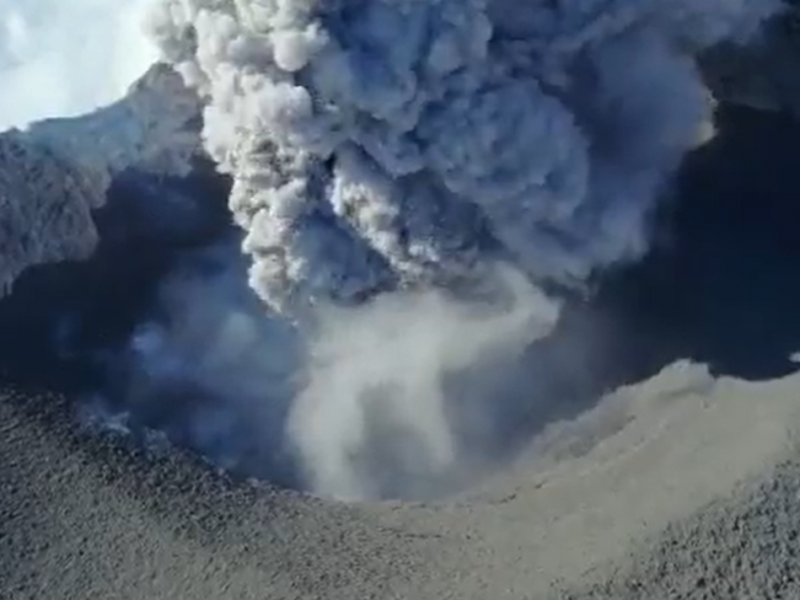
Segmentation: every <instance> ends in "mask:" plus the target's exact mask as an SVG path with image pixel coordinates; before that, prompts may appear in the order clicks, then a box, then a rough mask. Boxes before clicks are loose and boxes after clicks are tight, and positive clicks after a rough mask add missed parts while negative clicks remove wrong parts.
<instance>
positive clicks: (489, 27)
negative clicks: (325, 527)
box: [150, 0, 781, 497]
mask: <svg viewBox="0 0 800 600" xmlns="http://www.w3.org/2000/svg"><path fill="white" fill-rule="evenodd" d="M780 4H781V3H780V0H752V1H749V0H670V1H667V0H641V1H634V0H571V1H569V0H549V1H545V0H328V1H321V0H160V2H159V3H158V4H157V6H156V8H155V10H154V12H153V15H152V19H151V23H150V29H151V31H152V34H153V36H154V39H155V40H156V41H157V43H158V45H159V47H160V48H161V50H162V52H163V55H164V57H165V59H166V60H167V61H168V62H170V63H172V64H173V65H174V66H175V67H176V68H177V70H178V71H179V72H180V73H181V74H182V75H183V77H184V79H185V81H186V82H187V83H188V84H189V86H190V87H192V88H193V89H195V90H197V92H198V94H199V95H200V96H201V98H202V99H203V101H204V104H205V112H204V117H205V130H204V140H205V144H206V148H207V150H208V151H209V153H210V155H211V156H212V157H213V158H214V159H215V160H216V161H217V163H218V164H219V167H220V169H222V170H223V171H225V172H227V173H229V174H230V175H231V176H232V177H233V182H234V184H233V191H232V194H231V198H230V207H231V210H232V212H233V215H234V217H235V220H236V222H237V223H238V224H239V225H240V226H241V227H242V228H243V229H244V230H245V232H246V237H245V241H244V250H245V252H246V253H247V254H248V255H250V256H251V257H252V266H251V269H250V283H251V286H252V288H253V289H254V290H255V291H256V292H257V294H258V295H259V296H260V297H261V298H262V299H263V300H264V301H265V302H266V303H267V305H268V306H269V311H270V313H275V314H270V316H269V317H267V316H265V318H270V319H272V318H277V317H276V316H275V315H276V314H277V315H283V316H285V317H289V318H290V319H292V320H293V321H294V322H295V323H296V324H297V327H298V328H299V329H300V330H301V331H302V332H303V335H304V336H305V338H306V339H307V340H308V353H309V354H308V357H309V358H308V360H307V364H306V365H305V369H304V371H305V376H306V378H307V385H306V386H305V388H304V390H303V391H302V392H301V393H300V394H299V396H298V397H297V399H296V400H295V403H294V408H293V415H292V418H291V419H290V430H291V434H292V438H293V439H294V440H295V442H296V444H297V446H298V452H299V455H300V456H301V457H302V458H303V460H304V463H305V464H306V469H307V472H308V476H309V478H310V482H311V483H310V485H311V487H312V488H314V489H315V490H317V491H320V492H323V493H332V494H335V495H338V496H357V497H370V496H381V495H384V493H385V491H386V489H387V485H384V483H383V478H384V475H383V474H381V473H384V472H385V471H387V470H390V471H391V470H394V471H393V472H397V473H401V472H402V473H405V474H407V473H411V474H412V475H410V476H409V477H411V478H412V479H414V478H415V477H416V476H417V475H418V474H419V473H423V472H424V473H423V474H422V475H420V477H422V478H423V479H425V480H432V479H436V477H438V476H444V474H445V473H447V472H448V470H450V469H451V467H452V466H453V464H454V463H456V462H458V461H457V455H458V452H459V450H458V449H457V448H455V445H456V444H455V443H454V442H453V438H452V435H451V433H452V432H451V429H452V427H453V417H452V416H449V415H448V406H450V405H451V404H453V402H455V401H453V400H450V399H449V398H450V397H451V396H452V397H455V396H458V395H459V393H461V392H455V393H453V392H448V391H446V390H445V388H447V387H448V386H447V385H445V381H449V380H453V379H455V380H456V381H457V380H458V379H459V377H467V373H469V372H472V371H475V370H477V371H484V370H486V369H488V368H489V365H492V368H493V369H494V368H495V367H497V365H500V364H502V363H503V360H504V359H505V358H507V357H508V356H509V355H513V354H514V353H515V352H518V351H519V349H520V348H523V347H524V346H525V345H526V344H528V343H529V342H530V341H531V340H532V339H535V338H536V337H539V336H541V335H542V334H543V332H546V330H547V328H548V326H550V325H552V323H553V321H554V320H555V318H556V313H557V311H556V310H555V308H554V304H553V303H552V301H550V300H547V299H546V297H545V296H544V295H543V294H542V293H540V292H538V291H537V290H536V287H535V286H536V285H538V284H540V283H543V282H552V283H556V284H559V285H566V286H580V285H581V284H582V283H583V282H585V281H586V280H587V278H588V277H589V276H590V275H592V274H593V273H595V272H596V271H597V270H598V269H602V268H603V267H607V266H609V265H614V264H619V263H620V262H624V261H631V260H635V259H637V258H639V257H640V256H641V255H642V254H643V253H644V252H645V251H646V250H647V247H648V239H649V231H648V228H649V222H650V217H651V215H652V212H653V208H654V206H655V204H656V202H657V201H658V199H659V198H660V197H662V196H663V195H664V193H665V192H666V187H667V186H668V184H669V182H670V176H671V175H672V174H673V172H674V171H675V169H676V167H677V166H678V164H679V162H680V160H681V158H682V157H683V155H684V154H685V153H686V151H687V150H688V149H690V148H692V147H693V146H695V145H696V144H697V143H698V141H699V139H700V138H701V136H702V135H703V134H704V131H705V128H706V127H707V125H708V122H709V113H710V109H711V101H710V98H709V95H708V93H707V91H706V89H705V87H704V85H703V82H702V80H701V79H700V77H699V75H698V73H697V69H696V65H695V58H696V56H697V55H698V54H699V53H701V52H703V51H704V50H706V49H708V48H709V47H711V46H713V45H715V44H718V43H720V42H739V41H744V40H747V39H749V38H750V37H751V36H752V35H753V34H755V33H756V32H757V30H758V27H759V25H760V24H761V23H762V22H763V21H764V20H765V19H766V18H768V17H769V16H771V15H773V14H774V13H775V12H776V11H778V10H779V8H780ZM498 265H500V266H499V267H498ZM465 282H468V283H467V284H465ZM531 282H534V283H531ZM464 285H466V287H468V288H472V287H474V286H475V285H478V286H480V287H485V288H489V289H488V290H483V289H482V290H480V293H479V294H477V295H478V296H480V298H481V299H480V300H479V301H476V300H474V299H472V300H469V301H468V300H465V299H463V298H461V299H458V298H452V297H450V296H451V295H447V294H445V293H444V292H442V291H436V290H441V289H442V288H448V289H455V288H456V287H462V286H464ZM390 289H392V290H397V291H395V292H393V293H390V294H388V295H385V296H380V297H378V298H377V299H376V300H374V301H371V302H368V303H367V304H366V305H365V306H362V307H359V306H357V304H358V302H360V301H362V300H363V299H365V298H368V297H371V296H374V295H375V294H376V293H378V292H381V291H385V290H390ZM472 291H474V290H472ZM484 292H485V294H484ZM487 294H488V297H489V298H490V299H488V300H487V298H486V295H487ZM498 295H499V296H501V297H502V298H503V299H502V301H501V300H498V298H497V297H498ZM337 304H338V305H343V306H345V307H344V308H342V307H340V308H333V306H335V305H337ZM353 305H355V306H353ZM500 371H502V368H501V369H500ZM494 372H497V371H494ZM456 387H458V386H456ZM520 393H523V392H522V391H520ZM486 401H487V402H489V401H491V398H487V399H486ZM455 403H456V404H458V402H455ZM376 440H377V441H376ZM392 440H400V441H399V442H396V441H392ZM378 448H380V449H381V450H382V451H383V450H385V451H386V453H387V456H391V458H383V455H382V453H381V452H378V451H377V449H378ZM373 463H374V464H373ZM376 465H377V466H376ZM398 465H399V466H398ZM409 485H411V484H409ZM388 487H389V488H392V489H393V488H394V487H396V486H395V483H393V484H391V485H389V486H388ZM411 487H413V486H411Z"/></svg>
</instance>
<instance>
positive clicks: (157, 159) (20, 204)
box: [0, 65, 200, 296]
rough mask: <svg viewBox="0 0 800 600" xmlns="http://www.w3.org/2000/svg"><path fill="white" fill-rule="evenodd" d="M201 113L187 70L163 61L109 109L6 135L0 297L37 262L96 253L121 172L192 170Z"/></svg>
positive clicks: (0, 160) (0, 176) (0, 177)
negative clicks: (98, 222) (100, 225)
mask: <svg viewBox="0 0 800 600" xmlns="http://www.w3.org/2000/svg"><path fill="white" fill-rule="evenodd" d="M199 112H200V108H199V105H198V103H197V100H196V99H195V98H194V96H193V95H192V94H190V93H189V92H188V91H187V90H186V89H185V88H184V87H183V84H182V82H181V80H180V78H179V77H178V76H177V75H176V74H175V73H174V72H173V71H171V70H170V69H168V68H167V67H165V66H163V65H156V66H154V67H153V68H152V69H151V70H150V71H149V72H148V73H147V74H146V75H145V76H144V77H143V78H142V79H141V80H140V81H139V82H137V83H136V84H135V85H134V86H132V88H131V90H130V93H129V95H128V96H127V97H126V98H125V99H123V100H122V101H120V102H118V103H115V104H113V105H111V106H109V107H107V108H104V109H102V110H99V111H97V112H95V113H92V114H89V115H86V116H84V117H80V118H74V119H53V120H48V121H43V122H41V123H37V124H35V125H33V126H32V127H31V128H29V129H27V130H25V131H19V130H10V131H7V132H4V133H2V134H0V296H2V295H3V294H4V293H6V292H8V291H9V290H10V288H11V284H12V282H13V281H14V280H15V279H16V278H17V277H18V276H19V274H20V273H21V272H22V271H24V270H25V269H27V268H29V267H31V266H34V265H39V264H44V263H50V262H58V261H63V260H79V259H84V258H86V257H88V256H89V255H91V253H92V252H93V250H94V248H95V247H96V244H97V241H98V233H97V229H96V226H95V223H94V220H93V218H92V211H93V210H94V209H97V208H99V207H100V206H102V205H103V204H104V203H105V200H106V193H107V191H108V189H109V188H110V187H111V186H112V185H113V183H114V181H115V180H117V179H118V178H120V177H125V176H128V175H129V173H130V172H131V171H137V172H143V173H145V174H149V175H153V174H155V175H177V176H182V175H186V174H187V173H188V172H189V171H190V169H191V165H192V159H193V158H195V157H196V155H197V154H198V152H199V147H200V144H199Z"/></svg>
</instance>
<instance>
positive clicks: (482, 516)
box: [0, 364, 800, 600]
mask: <svg viewBox="0 0 800 600" xmlns="http://www.w3.org/2000/svg"><path fill="white" fill-rule="evenodd" d="M798 384H800V381H799V380H798V378H796V377H789V378H785V379H782V380H777V381H774V382H771V383H762V384H749V383H744V382H738V381H734V380H731V379H721V380H713V379H711V378H710V377H709V376H708V374H707V373H706V372H705V370H703V369H701V368H699V367H695V366H692V365H687V364H678V365H675V366H673V367H671V368H668V369H667V370H666V371H665V372H663V373H661V374H660V375H658V376H657V377H655V378H654V379H652V380H650V381H648V382H646V383H644V384H640V385H637V386H636V387H631V388H626V389H623V390H620V391H619V392H617V393H615V394H614V395H613V396H609V397H608V398H606V399H605V400H604V401H603V402H601V403H600V404H598V405H597V407H595V408H594V409H592V410H591V411H590V412H588V413H585V414H584V415H582V416H581V417H579V418H578V419H577V420H575V421H572V422H570V423H563V424H558V423H556V424H554V425H553V426H552V427H550V429H548V430H547V431H545V432H544V433H543V434H542V435H541V436H540V438H539V439H538V440H537V441H536V443H534V445H533V446H532V448H531V452H530V453H529V455H528V456H525V457H523V458H522V459H521V460H520V461H519V464H517V465H514V467H513V468H511V469H510V470H509V471H507V472H505V473H503V474H500V475H498V476H497V477H496V478H495V479H494V480H492V481H489V482H486V483H485V485H483V486H482V487H481V488H480V489H477V490H473V491H471V492H470V493H469V494H465V495H463V496H461V497H458V498H453V499H451V500H449V501H447V502H440V503H437V504H428V505H423V504H402V503H383V504H370V505H358V506H350V505H344V504H336V503H331V502H326V501H321V500H316V499H312V498H308V497H304V496H301V495H299V494H296V493H292V492H286V491H278V490H272V489H269V488H267V487H265V486H256V485H252V484H233V483H231V482H229V481H227V480H226V479H225V477H224V476H222V475H219V474H217V473H214V472H213V471H212V470H211V469H209V468H208V467H207V466H206V465H205V464H203V463H200V462H199V461H197V460H195V459H193V458H192V457H190V456H186V455H184V454H181V453H179V452H172V451H169V452H165V453H162V454H160V455H156V454H148V455H145V454H143V453H141V452H138V451H136V450H135V449H133V448H131V447H129V446H128V444H127V442H126V441H125V440H124V439H120V438H113V437H109V436H107V435H106V436H101V435H98V434H97V433H96V432H91V431H86V430H83V429H80V428H79V427H77V426H76V425H75V420H74V419H73V417H72V415H71V413H70V408H69V404H68V403H67V402H66V401H65V400H64V399H63V398H62V397H60V396H59V395H57V394H44V393H38V394H33V393H31V392H27V391H22V390H13V389H6V390H5V391H4V392H2V394H1V395H0V490H2V492H1V495H0V598H2V599H3V600H22V599H27V598H31V599H33V598H35V599H37V600H48V599H53V600H69V599H72V598H75V599H79V600H91V599H94V598H98V599H103V600H110V599H117V598H119V599H122V598H125V599H137V600H139V599H141V600H157V599H161V598H163V599H174V598H180V599H181V600H192V599H195V598H196V599H198V600H200V599H202V600H208V599H214V600H225V599H227V598H230V599H237V600H238V599H247V598H281V599H294V598H303V599H306V598H308V599H311V598H320V599H322V598H325V599H337V598H342V599H344V598H346V599H348V600H352V599H354V598H357V599H369V598H380V599H386V598H407V599H420V600H427V599H429V598H431V599H437V600H438V599H440V598H458V599H461V600H470V599H481V600H483V599H488V598H490V599H493V600H494V599H497V600H500V599H503V598H515V599H516V598H550V597H552V598H574V599H578V598H609V599H619V598H643V599H644V598H647V599H659V598H698V599H700V598H736V599H749V598H752V599H756V598H758V599H759V600H761V599H764V598H797V597H798V593H800V587H799V586H800V583H799V582H800V563H798V561H797V560H796V556H795V554H796V552H797V550H796V548H795V547H796V536H797V534H798V531H800V519H798V515H797V514H796V513H795V511H796V510H797V509H796V508H795V507H796V506H800V502H799V501H798V490H800V461H797V460H795V457H796V456H797V454H796V452H795V444H796V439H797V438H796V436H795V427H796V424H798V423H800V418H798V414H800V403H798V402H797V398H796V395H797V394H796V390H797V389H798ZM579 439H582V440H591V442H589V443H583V444H575V443H574V442H575V440H579Z"/></svg>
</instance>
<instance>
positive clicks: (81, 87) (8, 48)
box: [0, 0, 157, 130]
mask: <svg viewBox="0 0 800 600" xmlns="http://www.w3.org/2000/svg"><path fill="white" fill-rule="evenodd" d="M149 2H150V0H129V1H127V2H120V0H68V1H64V0H0V89H2V91H3V99H2V103H0V130H3V129H7V128H8V127H12V126H17V127H24V126H25V125H27V124H29V123H31V122H33V121H36V120H39V119H43V118H48V117H59V116H74V115H78V114H81V113H84V112H87V111H90V110H92V109H94V108H97V107H99V106H102V105H104V104H108V103H109V102H112V101H114V100H116V99H118V98H119V97H121V96H122V95H123V94H124V92H125V89H126V88H127V86H128V85H129V84H130V83H131V82H132V81H134V80H135V79H136V78H137V77H138V76H139V75H140V74H141V73H142V72H143V71H144V70H146V69H147V67H148V66H149V65H150V64H151V63H152V62H153V61H154V60H155V58H156V56H157V52H156V50H155V48H154V47H153V46H152V45H151V44H150V43H149V42H148V41H147V39H146V38H145V36H144V35H143V34H142V33H141V31H140V29H141V27H140V23H141V21H142V16H143V13H144V10H145V6H146V5H147V4H149Z"/></svg>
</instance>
